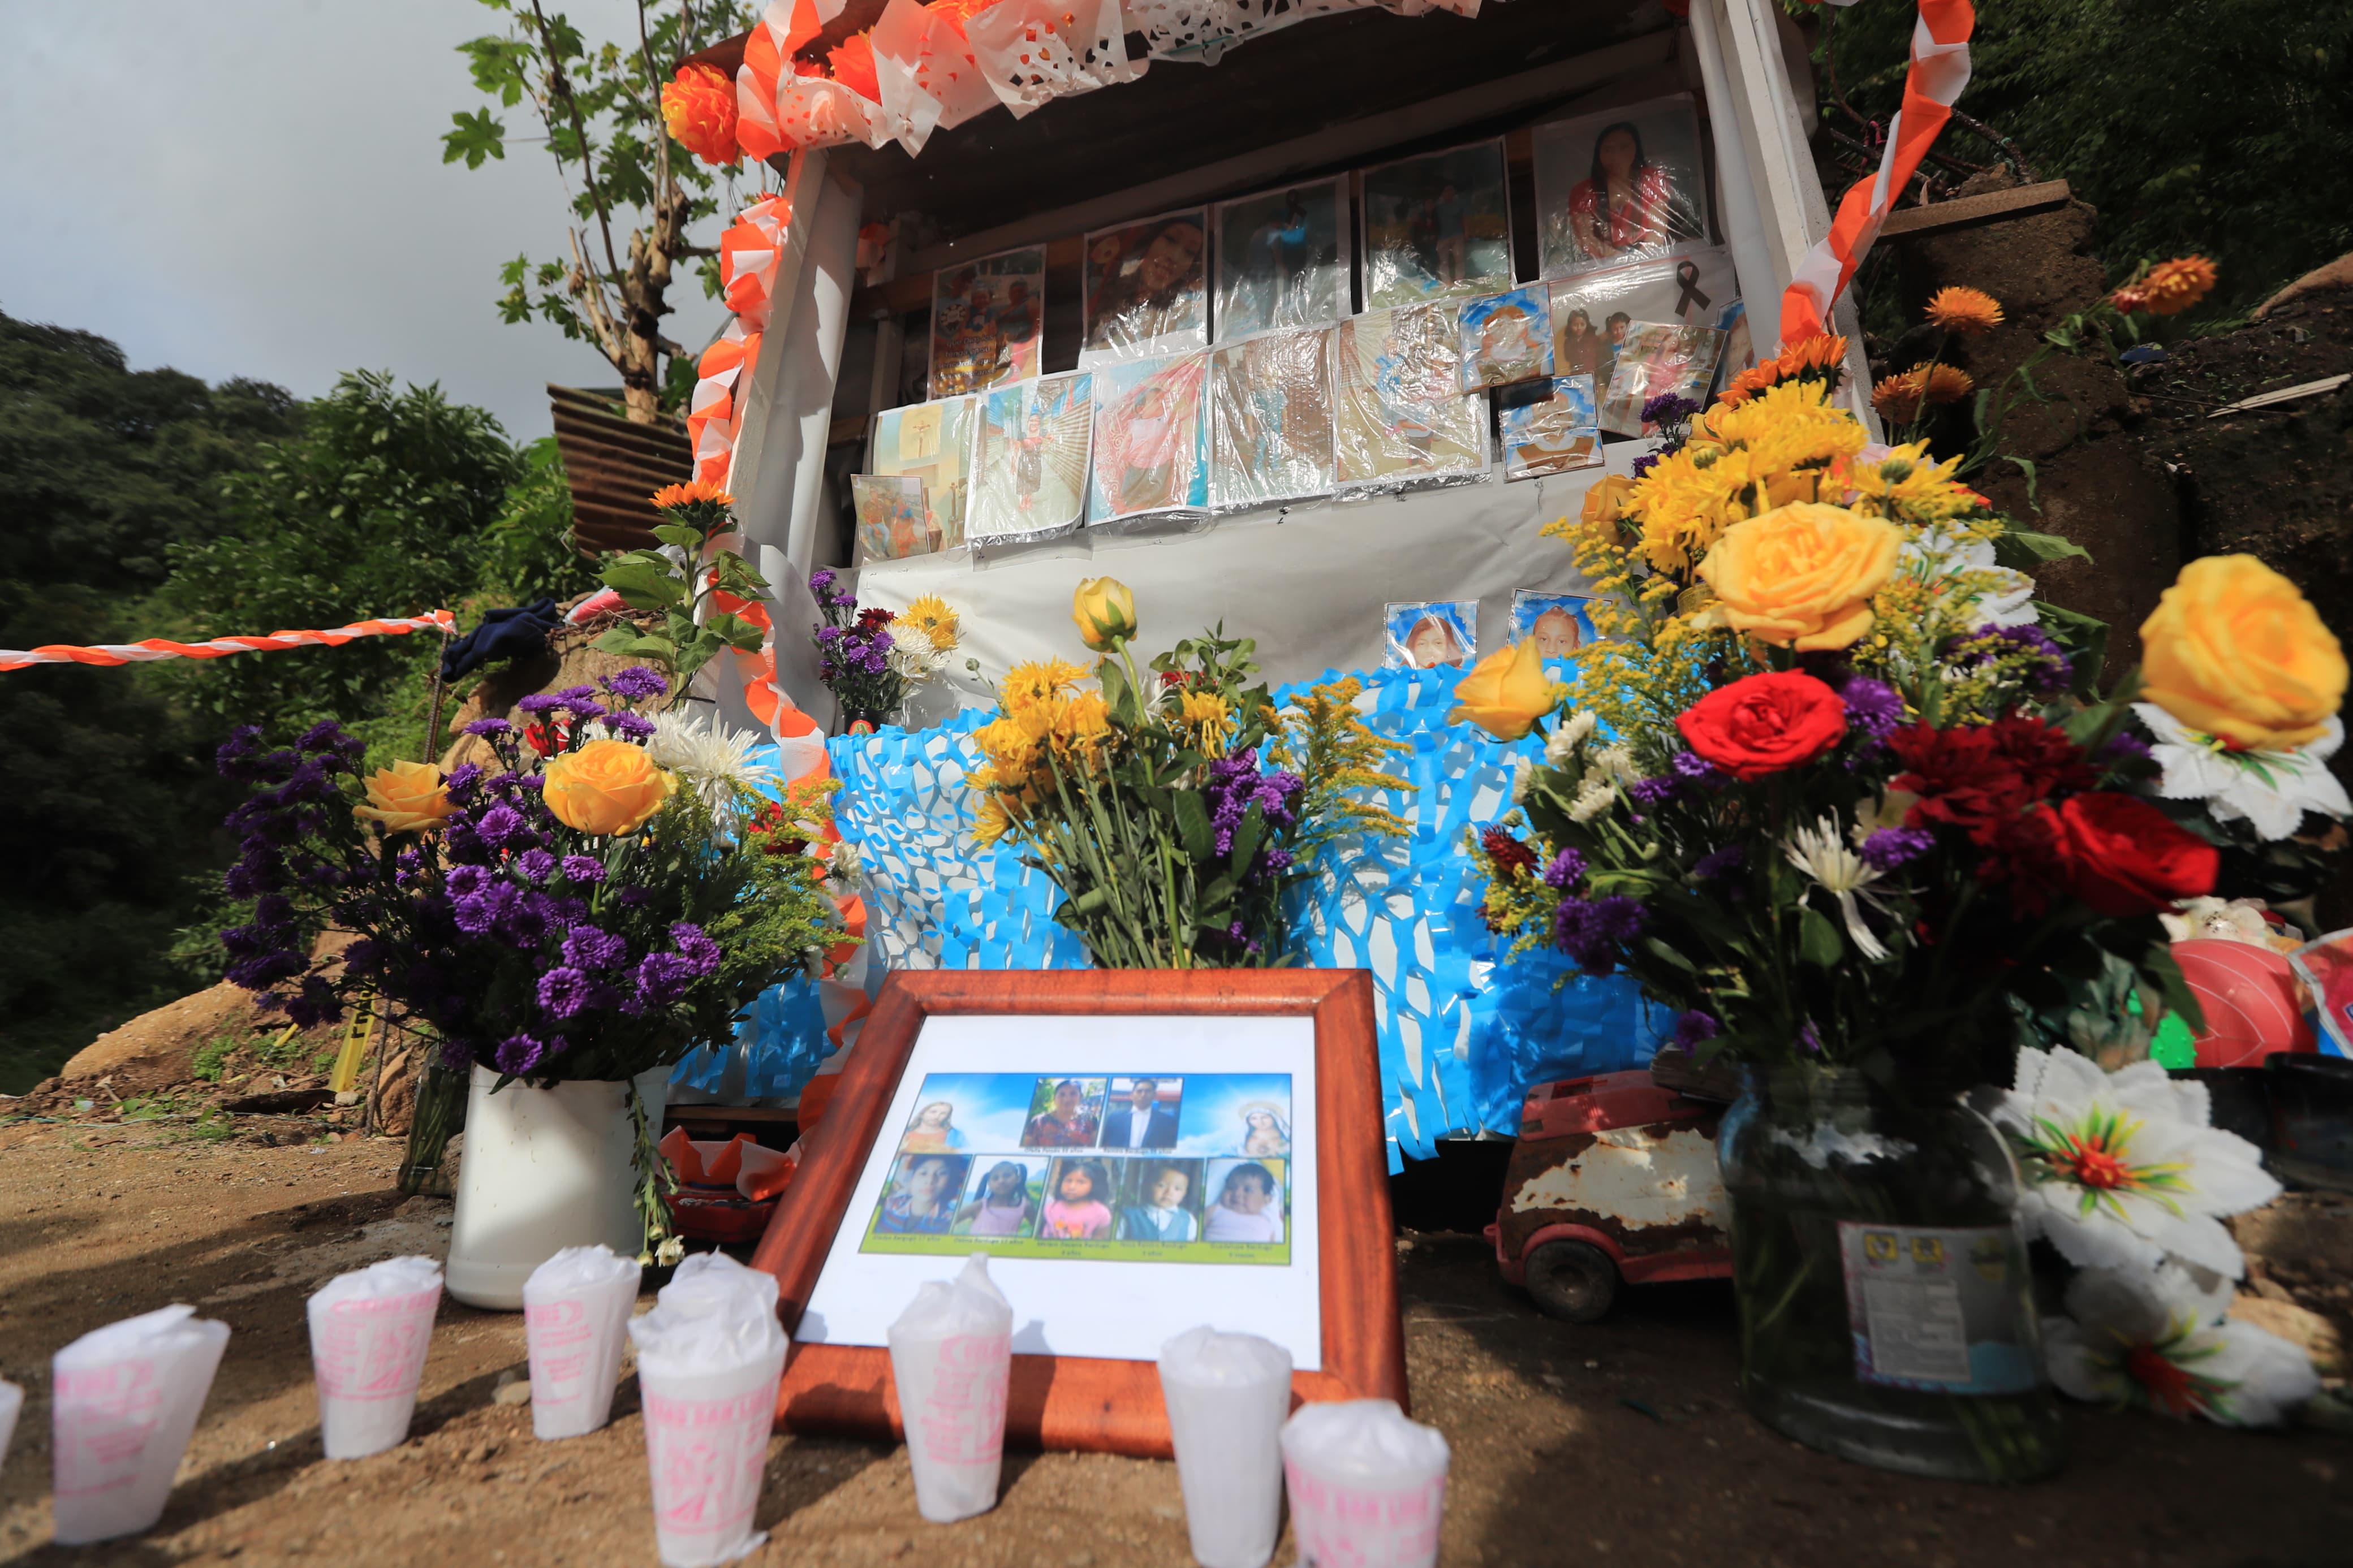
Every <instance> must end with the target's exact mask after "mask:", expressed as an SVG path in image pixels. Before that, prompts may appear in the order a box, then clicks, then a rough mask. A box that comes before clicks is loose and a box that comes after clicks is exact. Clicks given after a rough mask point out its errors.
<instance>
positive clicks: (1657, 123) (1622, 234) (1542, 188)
mask: <svg viewBox="0 0 2353 1568" xmlns="http://www.w3.org/2000/svg"><path fill="white" fill-rule="evenodd" d="M1702 169H1703V164H1702V163H1701V161H1700V136H1699V118H1698V115H1697V114H1696V113H1695V112H1694V108H1693V104H1692V100H1691V97H1690V95H1689V94H1687V93H1679V94H1677V95H1675V96H1674V97H1672V98H1667V99H1660V100H1653V101H1651V102H1649V103H1643V104H1637V105H1634V106H1633V107H1631V108H1626V109H1616V110H1603V111H1601V112H1599V113H1596V114H1589V115H1585V116H1582V117H1580V118H1578V119H1576V120H1567V121H1556V122H1554V123H1552V124H1549V125H1540V126H1538V127H1536V131H1535V180H1536V210H1537V214H1538V224H1537V227H1538V231H1539V232H1538V240H1539V244H1540V248H1541V249H1542V251H1543V260H1544V272H1545V275H1546V277H1559V276H1562V275H1564V274H1567V273H1571V272H1580V271H1587V270H1591V269H1594V268H1603V267H1611V266H1616V265H1618V264H1620V263H1621V262H1627V261H1640V260H1644V259H1648V258H1653V257H1661V256H1669V255H1672V254H1673V253H1674V252H1675V251H1677V250H1678V249H1681V248H1683V247H1689V246H1694V245H1699V244H1704V243H1705V241H1706V238H1707V222H1706V218H1705V216H1704V208H1705V197H1704V184H1703V174H1702Z"/></svg>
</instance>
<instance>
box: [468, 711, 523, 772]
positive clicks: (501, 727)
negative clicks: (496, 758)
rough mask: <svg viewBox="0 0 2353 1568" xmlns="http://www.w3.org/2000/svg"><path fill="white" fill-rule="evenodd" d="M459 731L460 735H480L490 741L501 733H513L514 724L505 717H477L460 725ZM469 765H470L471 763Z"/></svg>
mask: <svg viewBox="0 0 2353 1568" xmlns="http://www.w3.org/2000/svg"><path fill="white" fill-rule="evenodd" d="M458 733H459V734H460V735H480V737H481V738H482V739H483V740H485V741H490V740H495V739H497V738H498V737H499V736H501V735H512V734H513V733H514V726H513V725H512V724H510V723H508V722H507V721H505V720H503V719H477V720H475V721H473V722H472V723H470V724H462V725H460V726H459V729H458ZM469 765H471V764H469Z"/></svg>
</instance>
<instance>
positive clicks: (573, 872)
mask: <svg viewBox="0 0 2353 1568" xmlns="http://www.w3.org/2000/svg"><path fill="white" fill-rule="evenodd" d="M564 879H565V881H567V882H601V881H603V880H604V879H605V862H603V861H602V860H599V859H597V858H596V857H595V856H594V855H566V856H565V858H564Z"/></svg>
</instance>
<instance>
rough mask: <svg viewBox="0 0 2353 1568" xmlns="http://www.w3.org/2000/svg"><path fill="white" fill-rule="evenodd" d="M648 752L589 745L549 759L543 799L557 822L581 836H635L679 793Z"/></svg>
mask: <svg viewBox="0 0 2353 1568" xmlns="http://www.w3.org/2000/svg"><path fill="white" fill-rule="evenodd" d="M677 788H678V781H677V780H676V779H674V778H672V777H671V776H670V774H669V773H664V772H663V771H662V770H661V769H659V768H658V767H656V766H655V765H654V760H653V759H652V758H651V757H649V756H648V755H646V752H645V748H644V747H642V746H633V745H631V744H630V743H629V742H627V741H591V742H588V743H587V744H586V745H585V746H583V747H581V748H580V749H579V750H578V751H576V752H565V753H563V754H562V755H560V756H555V757H551V758H549V759H548V763H547V770H546V774H545V783H544V784H543V788H542V791H541V793H542V795H543V796H544V798H545V799H546V801H547V809H548V810H550V811H552V812H554V814H555V820H556V821H558V822H560V823H562V824H564V826H566V827H572V828H577V829H578V830H579V831H581V832H583V833H596V834H608V833H635V832H636V831H637V830H638V828H640V827H643V826H645V825H646V823H647V822H648V821H649V820H650V819H651V818H652V816H653V814H654V813H655V812H658V811H659V810H660V809H661V808H662V803H663V802H664V801H666V800H668V799H670V795H672V794H673V793H674V792H675V791H676V790H677Z"/></svg>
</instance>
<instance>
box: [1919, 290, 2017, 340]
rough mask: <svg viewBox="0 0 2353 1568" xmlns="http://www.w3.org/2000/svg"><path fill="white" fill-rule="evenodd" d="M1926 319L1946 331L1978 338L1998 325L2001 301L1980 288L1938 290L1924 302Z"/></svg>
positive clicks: (1999, 323) (1999, 322)
mask: <svg viewBox="0 0 2353 1568" xmlns="http://www.w3.org/2000/svg"><path fill="white" fill-rule="evenodd" d="M1928 321H1929V324H1930V325H1932V326H1937V327H1942V328H1944V329H1945V331H1948V332H1958V333H1960V334H1961V335H1962V336H1964V337H1972V338H1973V337H1978V336H1980V335H1982V334H1984V333H1986V332H1989V331H1993V330H1994V329H1995V328H1996V327H1999V326H2000V325H2001V301H2000V300H1997V299H1995V298H1994V297H1993V296H1992V295H1990V294H1989V293H1987V292H1986V291H1985V290H1984V289H1960V288H1955V289H1937V290H1936V297H1935V298H1933V299H1931V300H1929V301H1928Z"/></svg>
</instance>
